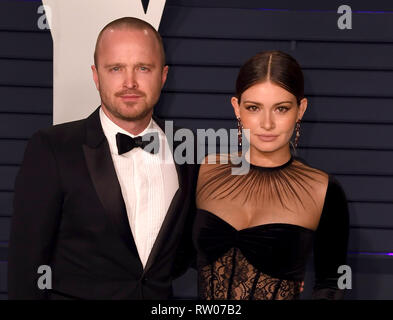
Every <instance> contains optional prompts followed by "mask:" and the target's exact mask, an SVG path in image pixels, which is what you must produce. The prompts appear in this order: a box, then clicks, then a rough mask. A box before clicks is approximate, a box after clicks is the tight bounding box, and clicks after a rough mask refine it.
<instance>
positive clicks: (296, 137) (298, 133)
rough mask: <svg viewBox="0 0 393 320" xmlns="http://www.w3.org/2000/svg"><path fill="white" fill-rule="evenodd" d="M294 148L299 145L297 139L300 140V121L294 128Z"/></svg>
mask: <svg viewBox="0 0 393 320" xmlns="http://www.w3.org/2000/svg"><path fill="white" fill-rule="evenodd" d="M295 132H296V133H295V148H297V145H298V143H299V138H300V119H299V120H298V121H296V127H295Z"/></svg>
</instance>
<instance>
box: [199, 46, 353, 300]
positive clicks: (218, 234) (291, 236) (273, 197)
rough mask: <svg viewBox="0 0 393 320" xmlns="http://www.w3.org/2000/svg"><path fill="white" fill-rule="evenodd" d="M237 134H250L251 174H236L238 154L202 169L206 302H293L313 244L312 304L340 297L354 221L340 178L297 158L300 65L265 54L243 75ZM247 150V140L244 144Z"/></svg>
mask: <svg viewBox="0 0 393 320" xmlns="http://www.w3.org/2000/svg"><path fill="white" fill-rule="evenodd" d="M231 102H232V105H233V108H234V111H235V114H236V117H237V119H238V125H239V130H241V129H249V130H250V131H249V132H250V138H249V145H250V147H249V150H248V151H247V153H246V154H245V155H242V156H243V157H244V156H245V157H244V160H246V161H247V160H248V161H249V163H250V168H249V171H248V173H246V174H244V175H233V174H231V173H232V170H231V169H233V167H236V165H234V164H233V162H231V159H232V155H222V154H221V155H217V156H216V159H217V160H218V161H217V163H215V164H212V163H207V162H206V163H204V164H202V165H201V166H200V170H199V176H198V184H197V208H198V212H197V216H196V220H195V224H194V228H193V239H194V244H195V246H196V248H197V252H198V263H197V264H198V274H199V275H198V291H199V297H200V298H201V299H258V300H259V299H263V300H264V299H279V300H281V299H296V298H299V294H300V292H301V290H302V283H303V280H304V274H305V267H306V262H307V259H308V257H309V254H310V252H311V251H312V248H313V246H314V263H315V268H314V269H315V276H316V283H315V286H314V292H313V298H318V299H324V298H326V299H338V298H341V297H342V296H343V291H342V290H340V289H338V288H337V280H338V278H339V276H340V274H338V273H337V269H338V267H339V266H340V265H344V264H345V263H346V253H347V242H348V230H349V219H348V209H347V203H346V199H345V195H344V193H343V191H342V189H341V187H340V186H339V184H338V183H337V182H336V181H335V179H334V178H333V177H332V176H331V175H329V174H327V173H325V172H323V171H321V170H318V169H315V168H312V167H310V166H309V165H307V164H305V163H304V162H303V161H301V160H300V159H297V158H295V157H294V156H293V155H292V154H291V148H290V145H291V144H292V142H291V137H292V135H293V133H294V131H295V145H297V142H298V139H299V136H300V121H301V119H302V117H303V114H304V112H305V111H306V108H307V99H306V98H305V97H304V79H303V74H302V71H301V69H300V66H299V65H298V63H297V62H296V61H295V60H294V59H293V58H292V57H291V56H289V55H287V54H285V53H283V52H279V51H268V52H261V53H259V54H257V55H255V56H254V57H252V58H251V59H250V60H248V61H247V62H246V63H245V64H244V65H243V66H242V68H241V69H240V72H239V75H238V78H237V82H236V96H235V97H233V98H232V100H231ZM239 144H241V141H239Z"/></svg>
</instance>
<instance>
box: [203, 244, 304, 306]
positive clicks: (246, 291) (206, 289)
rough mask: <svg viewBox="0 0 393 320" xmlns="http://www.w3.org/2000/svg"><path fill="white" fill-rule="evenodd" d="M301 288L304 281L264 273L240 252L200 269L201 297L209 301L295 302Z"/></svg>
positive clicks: (232, 251)
mask: <svg viewBox="0 0 393 320" xmlns="http://www.w3.org/2000/svg"><path fill="white" fill-rule="evenodd" d="M300 287H301V281H295V280H285V279H278V278H274V277H271V276H269V275H267V274H264V273H262V272H260V271H259V270H258V269H256V268H255V267H254V266H253V265H252V264H251V263H249V262H248V260H247V258H246V257H245V256H244V255H243V254H242V252H241V251H240V250H239V249H238V248H231V249H230V250H229V251H228V252H226V253H225V254H224V255H222V256H221V257H220V258H219V259H218V260H217V261H215V262H214V263H212V264H208V265H205V266H200V268H199V276H198V293H199V297H200V298H201V299H206V300H215V299H216V300H292V299H298V297H299V294H300Z"/></svg>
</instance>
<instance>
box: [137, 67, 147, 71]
mask: <svg viewBox="0 0 393 320" xmlns="http://www.w3.org/2000/svg"><path fill="white" fill-rule="evenodd" d="M139 69H140V70H141V71H149V68H147V67H143V66H142V67H140V68H139Z"/></svg>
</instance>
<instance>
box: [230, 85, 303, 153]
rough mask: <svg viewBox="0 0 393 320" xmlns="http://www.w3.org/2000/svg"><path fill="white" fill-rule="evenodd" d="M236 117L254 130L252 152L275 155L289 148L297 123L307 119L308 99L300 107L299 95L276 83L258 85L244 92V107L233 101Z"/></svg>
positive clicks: (242, 99) (251, 134) (251, 141)
mask: <svg viewBox="0 0 393 320" xmlns="http://www.w3.org/2000/svg"><path fill="white" fill-rule="evenodd" d="M231 103H232V106H233V108H234V110H235V114H236V117H238V118H239V117H240V121H241V123H242V125H243V128H244V129H250V150H252V149H254V150H257V151H259V152H274V151H278V150H282V149H283V148H289V141H290V139H291V137H292V134H293V130H294V128H295V125H296V121H297V120H299V119H301V118H302V117H303V114H304V111H306V108H307V99H306V98H304V99H302V100H301V103H300V105H299V106H298V104H297V102H296V98H295V96H294V95H293V94H292V93H290V92H288V91H287V90H285V89H283V88H282V87H280V86H278V85H276V84H274V83H272V82H269V81H267V82H263V83H257V84H255V85H253V86H251V87H250V88H248V89H247V90H246V91H244V92H243V94H242V95H241V99H240V104H239V103H238V99H237V98H236V97H232V99H231Z"/></svg>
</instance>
